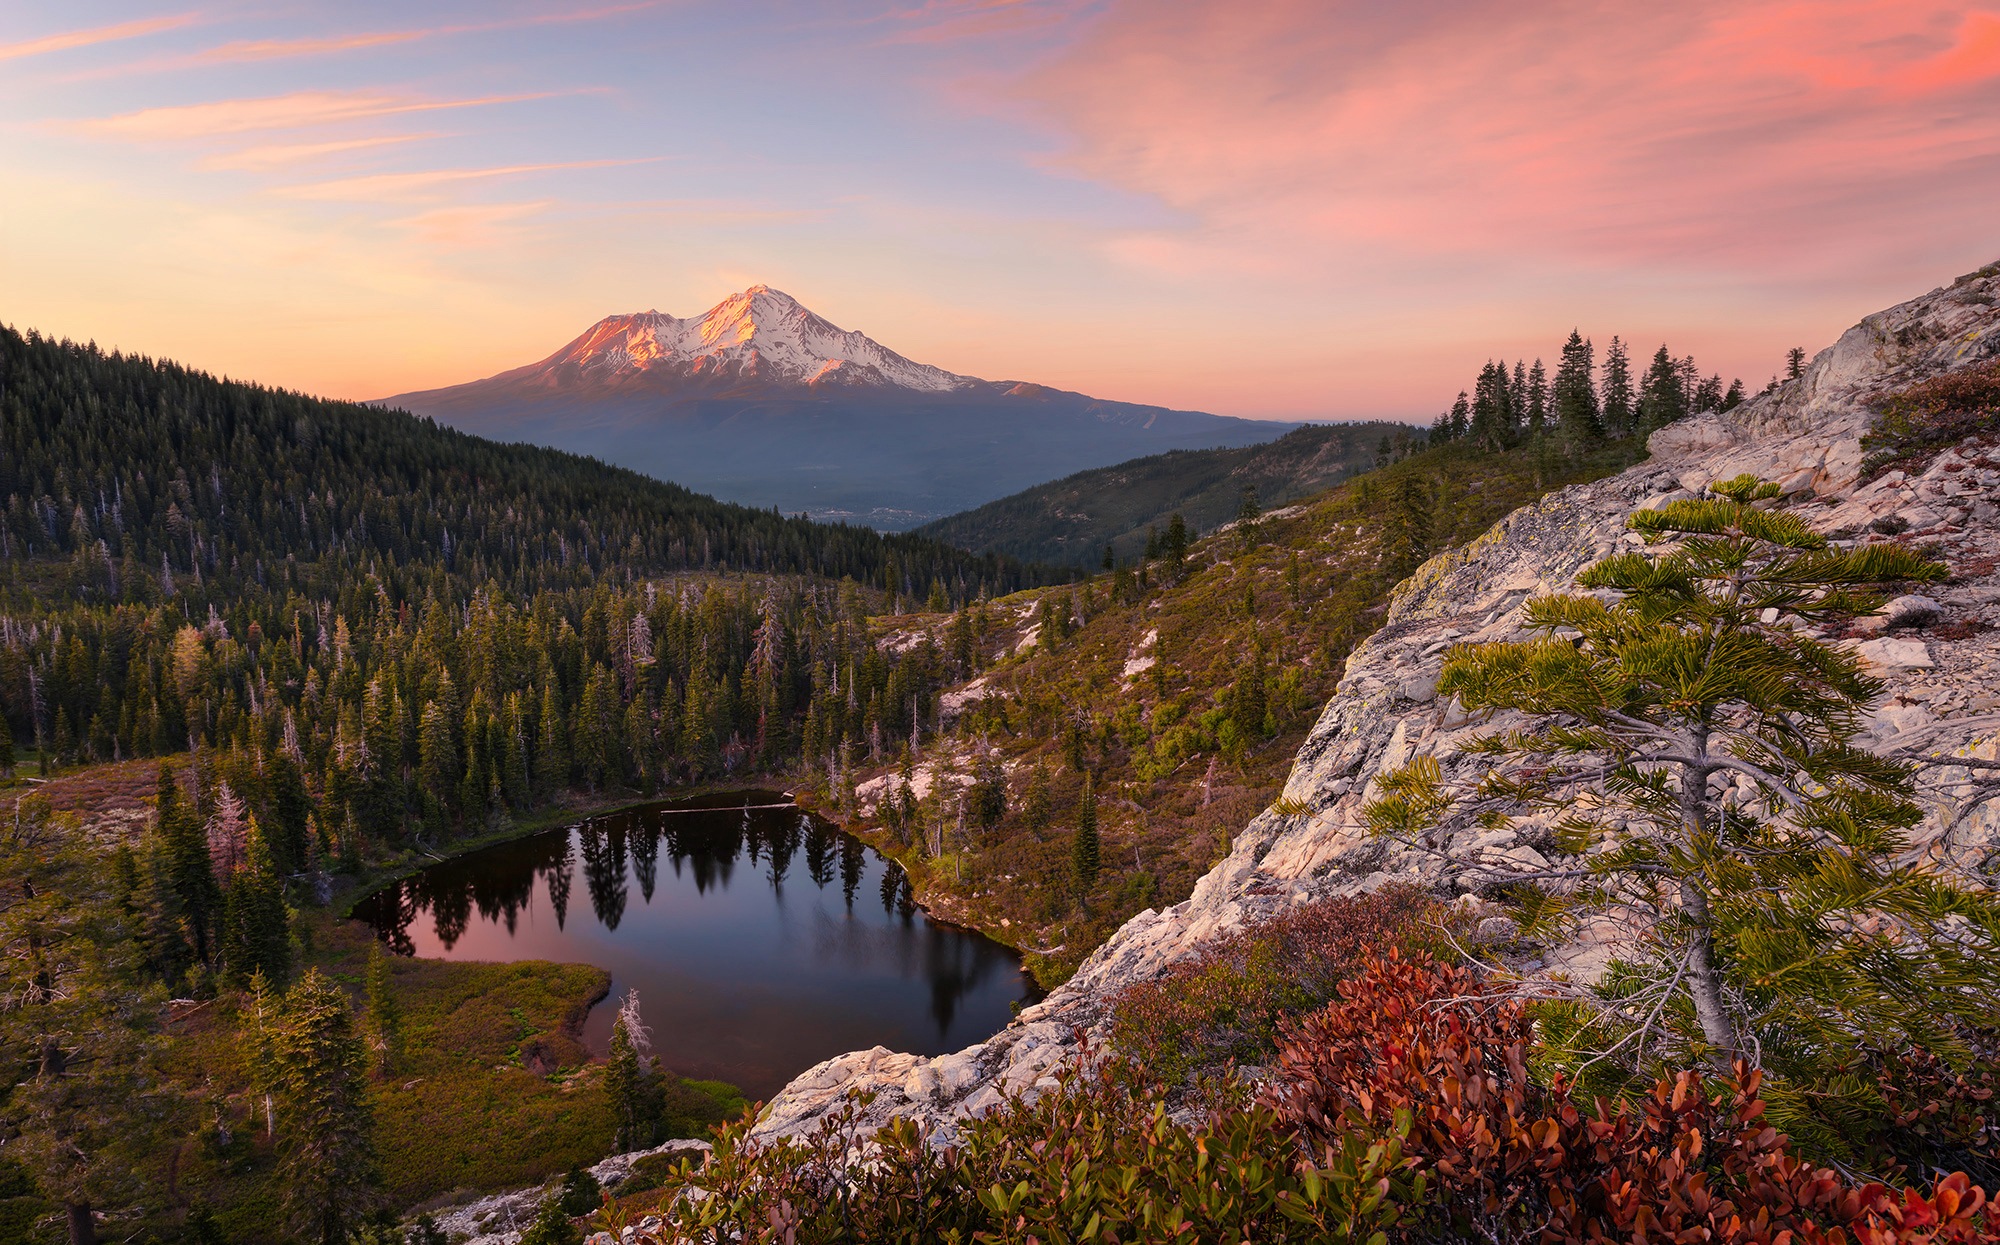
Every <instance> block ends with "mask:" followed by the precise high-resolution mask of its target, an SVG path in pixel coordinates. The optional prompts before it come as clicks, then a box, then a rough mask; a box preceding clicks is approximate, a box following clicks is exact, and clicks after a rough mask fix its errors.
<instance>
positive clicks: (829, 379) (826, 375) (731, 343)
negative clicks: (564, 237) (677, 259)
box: [540, 285, 979, 393]
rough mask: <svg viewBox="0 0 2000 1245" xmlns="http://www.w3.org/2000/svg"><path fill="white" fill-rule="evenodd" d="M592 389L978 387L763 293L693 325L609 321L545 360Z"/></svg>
mask: <svg viewBox="0 0 2000 1245" xmlns="http://www.w3.org/2000/svg"><path fill="white" fill-rule="evenodd" d="M540 367H541V368H542V369H543V370H554V369H559V368H560V369H564V370H568V369H572V368H573V369H575V370H576V371H578V372H580V373H581V374H582V375H584V376H586V377H589V378H591V379H598V380H605V379H618V378H622V377H625V376H629V375H632V374H635V373H646V372H656V371H665V372H667V373H670V374H681V375H687V376H698V377H710V378H723V377H727V378H735V379H743V380H757V381H763V382H765V383H768V384H778V385H798V386H803V387H827V386H839V387H843V388H858V387H879V386H892V387H895V388H900V389H914V390H919V391H922V392H926V393H946V392H950V391H951V390H955V389H966V388H970V387H971V386H973V385H976V384H978V383H979V382H978V381H977V380H975V379H974V378H972V377H969V376H960V375H958V374H957V373H954V372H947V371H945V370H944V369H943V368H939V367H932V366H930V365H929V364H926V363H918V362H915V361H914V360H911V359H906V358H904V357H903V356H902V355H899V354H897V353H896V352H895V351H893V350H891V349H889V348H888V347H887V346H884V345H882V344H881V343H879V342H877V341H875V340H874V339H872V338H870V337H869V336H867V335H866V334H865V333H858V332H853V331H851V330H847V329H842V328H840V327H838V326H836V325H834V324H831V323H829V322H828V321H826V320H825V319H823V318H821V317H820V316H818V315H815V314H814V313H813V312H811V311H808V310H807V309H806V308H805V307H804V306H803V305H802V304H800V302H799V301H798V300H797V299H795V298H793V297H792V296H791V295H789V294H786V293H784V292H783V291H781V290H774V289H772V288H771V287H769V286H767V285H753V286H751V287H750V288H749V289H747V290H745V291H743V292H742V293H740V294H733V295H731V296H730V297H728V298H725V299H723V300H722V301H721V302H719V303H717V304H716V305H715V306H713V307H711V308H709V310H708V311H707V312H705V313H703V314H702V315H700V316H697V317H690V318H688V319H681V318H679V317H677V316H671V315H666V314H664V313H662V312H659V311H642V312H638V313H636V314H632V315H622V316H607V317H605V318H604V319H602V320H599V321H598V322H597V323H596V324H594V325H592V326H591V328H590V330H589V331H588V332H586V333H585V334H584V335H583V336H581V337H579V338H577V339H576V340H575V341H573V342H571V343H570V344H569V345H567V346H565V347H563V348H562V349H561V350H559V351H557V352H556V353H555V354H554V355H552V356H550V357H549V358H548V359H547V360H545V361H544V362H543V363H542V364H541V365H540Z"/></svg>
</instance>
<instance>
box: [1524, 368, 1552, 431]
mask: <svg viewBox="0 0 2000 1245" xmlns="http://www.w3.org/2000/svg"><path fill="white" fill-rule="evenodd" d="M1527 403H1528V433H1529V435H1531V436H1534V435H1539V434H1540V433H1542V432H1544V431H1546V430H1547V429H1548V425H1549V374H1548V370H1547V369H1546V368H1544V367H1543V366H1542V361H1541V360H1540V359H1536V360H1535V365H1534V366H1533V367H1531V368H1529V369H1528V398H1527Z"/></svg>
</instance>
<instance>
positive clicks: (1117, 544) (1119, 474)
mask: <svg viewBox="0 0 2000 1245" xmlns="http://www.w3.org/2000/svg"><path fill="white" fill-rule="evenodd" d="M1409 442H1410V429H1409V427H1408V426H1407V425H1404V424H1396V423H1386V422H1374V423H1361V424H1336V425H1332V426H1315V427H1306V428H1299V429H1296V430H1294V431H1292V432H1288V433H1286V434H1285V435H1284V436H1282V437H1280V438H1278V439H1277V440H1275V441H1271V442H1268V443H1266V444H1264V445H1251V446H1243V447H1240V448H1218V449H1207V450H1174V451H1171V452H1169V453H1166V454H1154V455H1152V456H1150V457H1147V458H1135V459H1133V460H1131V461H1130V462H1123V463H1119V464H1117V465H1116V466H1111V467H1099V468H1097V469H1096V470H1093V471H1079V472H1077V473H1076V474H1075V475H1071V476H1065V477H1063V478H1062V479H1060V480H1054V481H1051V482H1050V483H1048V484H1041V485H1037V486H1035V487H1034V488H1031V489H1024V490H1022V491H1021V492H1019V493H1015V494H1014V495H1013V496H1011V497H1003V498H1001V499H1000V500H998V501H993V502H988V503H987V504H985V505H983V506H980V507H978V508H976V509H973V510H968V511H966V512H964V513H963V514H955V515H952V516H950V517H949V518H944V519H939V520H937V521H936V522H935V523H929V524H926V525H924V526H923V527H920V528H917V529H916V533H917V534H918V535H921V536H933V537H936V538H937V539H939V540H944V541H949V542H951V543H952V544H954V545H957V546H959V547H960V548H964V549H977V550H982V551H986V552H992V553H1004V554H1011V555H1013V556H1015V557H1020V558H1030V559H1034V560H1036V561H1041V562H1054V563H1059V564H1064V565H1070V566H1090V567H1096V566H1098V565H1100V564H1101V561H1102V559H1103V556H1104V550H1105V549H1106V547H1109V548H1110V549H1111V551H1112V555H1113V556H1114V557H1115V558H1123V559H1125V560H1126V561H1128V562H1129V561H1132V560H1134V559H1136V558H1138V557H1140V556H1141V554H1142V553H1144V552H1145V550H1146V542H1147V537H1148V532H1149V530H1150V531H1151V532H1152V533H1153V534H1154V535H1155V536H1157V535H1158V533H1160V532H1163V531H1165V529H1166V526H1167V519H1168V516H1170V515H1174V514H1178V515H1180V516H1181V519H1182V522H1183V523H1185V524H1187V525H1188V526H1190V527H1192V528H1193V529H1194V530H1195V531H1205V530H1207V529H1209V528H1212V527H1215V526H1217V525H1218V524H1221V523H1225V522H1227V521H1228V520H1230V519H1233V518H1235V517H1236V512H1237V511H1238V510H1239V509H1241V507H1242V505H1243V499H1244V497H1245V496H1246V495H1248V496H1251V497H1254V498H1256V499H1257V501H1258V502H1259V503H1260V504H1261V505H1263V506H1265V507H1270V506H1276V505H1280V504H1282V503H1284V502H1288V501H1292V500H1294V499H1295V498H1299V497H1304V496H1306V495H1307V494H1309V493H1316V492H1319V491H1320V490H1321V489H1325V488H1329V487H1331V486H1333V485H1335V484H1338V483H1339V482H1340V481H1342V480H1344V479H1346V478H1348V477H1349V476H1352V475H1355V474H1356V473H1358V472H1362V471H1367V470H1369V469H1371V468H1373V467H1376V466H1379V465H1381V464H1382V463H1383V462H1385V461H1388V459H1389V458H1391V457H1392V456H1394V455H1395V454H1396V453H1397V452H1399V447H1400V450H1401V451H1404V452H1406V451H1407V450H1408V448H1409ZM1154 552H1155V553H1157V549H1156V550H1155V551H1154Z"/></svg>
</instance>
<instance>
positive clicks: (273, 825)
mask: <svg viewBox="0 0 2000 1245" xmlns="http://www.w3.org/2000/svg"><path fill="white" fill-rule="evenodd" d="M265 770H266V775H267V777H266V788H267V790H268V792H269V805H270V811H271V819H270V824H269V826H268V827H267V830H266V832H267V834H268V836H269V838H270V842H271V855H272V858H273V859H274V860H275V861H276V862H277V868H278V872H279V873H280V874H282V875H284V876H287V877H289V876H292V875H294V874H297V873H302V872H304V870H305V867H306V857H307V855H308V854H309V844H308V841H307V834H306V826H307V822H308V821H309V820H310V818H311V817H312V795H311V793H310V792H308V791H307V790H306V780H305V775H304V774H303V773H301V772H300V771H299V766H298V763H297V762H296V761H294V760H293V759H292V757H291V756H290V754H288V753H286V752H284V751H282V750H281V751H279V752H276V753H273V754H272V755H270V756H269V757H267V758H265Z"/></svg>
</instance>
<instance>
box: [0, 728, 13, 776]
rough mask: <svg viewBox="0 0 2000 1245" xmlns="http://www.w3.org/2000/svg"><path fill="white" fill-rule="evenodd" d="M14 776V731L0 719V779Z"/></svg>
mask: <svg viewBox="0 0 2000 1245" xmlns="http://www.w3.org/2000/svg"><path fill="white" fill-rule="evenodd" d="M13 776H14V730H13V728H12V727H10V726H8V725H7V720H6V719H5V718H0V778H12V777H13Z"/></svg>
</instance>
